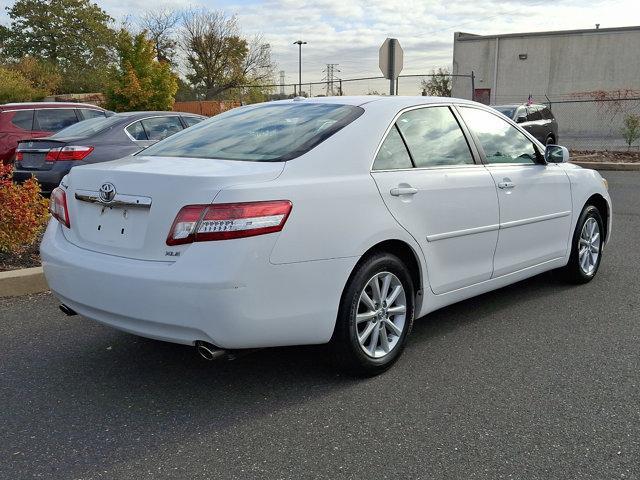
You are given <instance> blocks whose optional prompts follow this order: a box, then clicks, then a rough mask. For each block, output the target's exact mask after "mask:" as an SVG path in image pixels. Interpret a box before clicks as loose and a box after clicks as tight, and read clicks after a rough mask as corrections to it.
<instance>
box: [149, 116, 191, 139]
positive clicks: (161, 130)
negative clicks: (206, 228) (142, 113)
mask: <svg viewBox="0 0 640 480" xmlns="http://www.w3.org/2000/svg"><path fill="white" fill-rule="evenodd" d="M142 126H143V127H144V129H145V131H146V132H147V137H149V140H164V139H165V138H167V137H170V136H171V135H173V134H174V133H178V132H179V131H181V130H182V123H180V118H179V117H178V116H172V117H153V118H145V119H144V120H142Z"/></svg>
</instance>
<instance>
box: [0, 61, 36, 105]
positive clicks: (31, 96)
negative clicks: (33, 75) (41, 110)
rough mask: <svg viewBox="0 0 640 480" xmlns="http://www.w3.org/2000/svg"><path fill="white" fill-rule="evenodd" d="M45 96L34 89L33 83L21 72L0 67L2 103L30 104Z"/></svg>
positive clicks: (0, 98) (0, 95)
mask: <svg viewBox="0 0 640 480" xmlns="http://www.w3.org/2000/svg"><path fill="white" fill-rule="evenodd" d="M44 96H45V93H44V92H43V91H41V90H38V89H36V88H33V86H32V85H31V82H29V80H28V79H27V78H25V77H24V76H23V75H21V74H20V72H16V71H15V70H13V69H9V68H4V67H0V103H7V102H28V101H31V100H40V99H42V97H44Z"/></svg>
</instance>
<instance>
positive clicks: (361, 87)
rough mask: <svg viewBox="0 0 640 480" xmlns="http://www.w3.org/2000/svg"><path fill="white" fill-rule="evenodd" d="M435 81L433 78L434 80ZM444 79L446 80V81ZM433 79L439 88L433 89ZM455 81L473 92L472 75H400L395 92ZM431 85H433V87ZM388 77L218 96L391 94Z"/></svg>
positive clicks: (253, 88) (244, 99)
mask: <svg viewBox="0 0 640 480" xmlns="http://www.w3.org/2000/svg"><path fill="white" fill-rule="evenodd" d="M434 79H435V80H436V82H432V80H434ZM443 80H445V81H443ZM434 83H435V86H436V89H435V91H434V88H433V87H434ZM454 83H455V85H456V88H457V89H458V91H460V89H463V90H464V94H465V97H466V98H471V97H472V95H473V75H472V74H469V75H444V76H442V75H434V74H418V75H400V76H399V77H398V79H397V82H396V86H395V94H396V95H426V94H434V93H436V94H438V95H440V96H450V95H451V87H452V85H453V84H454ZM430 87H431V88H430ZM389 94H390V83H389V80H388V79H386V78H384V77H382V76H379V77H361V78H342V79H341V78H335V79H333V80H331V81H323V82H304V83H302V87H300V86H299V85H298V84H297V83H286V84H271V85H245V86H241V87H236V88H232V89H229V90H225V92H223V94H221V95H220V96H219V97H216V100H225V101H232V102H239V103H242V104H248V103H254V102H262V101H270V100H282V99H286V98H293V97H297V96H303V97H324V96H342V95H389Z"/></svg>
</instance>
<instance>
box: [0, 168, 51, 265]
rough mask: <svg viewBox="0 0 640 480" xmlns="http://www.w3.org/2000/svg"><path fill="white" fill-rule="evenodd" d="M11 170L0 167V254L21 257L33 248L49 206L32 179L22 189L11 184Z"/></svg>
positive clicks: (46, 216) (38, 186)
mask: <svg viewBox="0 0 640 480" xmlns="http://www.w3.org/2000/svg"><path fill="white" fill-rule="evenodd" d="M11 170H12V168H11V166H10V165H2V164H0V251H1V252H10V253H20V252H22V251H23V250H24V249H25V248H26V247H28V246H29V245H32V244H33V242H35V241H36V240H37V238H38V235H39V234H40V232H41V231H42V229H43V228H44V226H45V224H46V222H47V220H48V218H49V212H48V202H47V200H46V199H44V198H42V195H40V185H39V184H38V182H37V181H36V180H35V179H34V178H31V179H29V180H27V181H26V182H24V183H23V184H22V185H16V184H14V183H13V182H12V181H11Z"/></svg>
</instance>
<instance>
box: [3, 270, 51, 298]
mask: <svg viewBox="0 0 640 480" xmlns="http://www.w3.org/2000/svg"><path fill="white" fill-rule="evenodd" d="M47 290H49V286H48V285H47V282H46V281H45V279H44V274H43V273H42V267H34V268H22V269H20V270H10V271H8V272H0V297H17V296H19V295H27V294H31V293H40V292H46V291H47Z"/></svg>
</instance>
